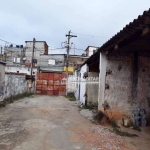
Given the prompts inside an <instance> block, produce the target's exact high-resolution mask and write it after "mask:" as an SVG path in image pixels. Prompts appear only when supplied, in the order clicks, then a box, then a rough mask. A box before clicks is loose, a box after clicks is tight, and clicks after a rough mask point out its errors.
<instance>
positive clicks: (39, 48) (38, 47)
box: [26, 41, 46, 62]
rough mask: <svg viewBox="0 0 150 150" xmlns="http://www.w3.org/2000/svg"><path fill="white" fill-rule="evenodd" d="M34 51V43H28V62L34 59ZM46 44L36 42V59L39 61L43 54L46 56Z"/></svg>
mask: <svg viewBox="0 0 150 150" xmlns="http://www.w3.org/2000/svg"><path fill="white" fill-rule="evenodd" d="M32 51H33V42H32V41H29V42H26V58H27V61H29V62H31V58H32ZM45 51H46V48H45V42H35V52H34V58H35V59H39V58H40V55H41V54H45Z"/></svg>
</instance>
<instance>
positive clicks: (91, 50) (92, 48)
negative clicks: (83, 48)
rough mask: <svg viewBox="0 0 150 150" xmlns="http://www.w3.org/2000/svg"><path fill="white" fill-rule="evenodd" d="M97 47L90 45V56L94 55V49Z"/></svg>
mask: <svg viewBox="0 0 150 150" xmlns="http://www.w3.org/2000/svg"><path fill="white" fill-rule="evenodd" d="M96 49H97V48H96V47H89V57H90V56H91V55H93V50H96Z"/></svg>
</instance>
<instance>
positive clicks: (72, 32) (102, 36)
mask: <svg viewBox="0 0 150 150" xmlns="http://www.w3.org/2000/svg"><path fill="white" fill-rule="evenodd" d="M71 33H73V34H77V35H82V36H89V37H99V38H109V37H103V36H96V35H87V34H81V33H74V32H71Z"/></svg>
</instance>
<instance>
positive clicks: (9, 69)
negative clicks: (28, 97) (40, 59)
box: [5, 66, 37, 75]
mask: <svg viewBox="0 0 150 150" xmlns="http://www.w3.org/2000/svg"><path fill="white" fill-rule="evenodd" d="M17 71H19V73H26V74H27V75H30V74H31V69H30V68H29V69H28V67H21V66H19V67H10V66H9V67H8V66H7V67H5V72H15V73H17ZM33 72H35V74H36V72H37V69H36V68H33ZM35 74H33V75H35Z"/></svg>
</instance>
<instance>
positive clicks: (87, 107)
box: [82, 105, 93, 110]
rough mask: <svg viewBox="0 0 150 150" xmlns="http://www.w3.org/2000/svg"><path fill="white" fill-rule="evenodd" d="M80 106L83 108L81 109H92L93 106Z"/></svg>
mask: <svg viewBox="0 0 150 150" xmlns="http://www.w3.org/2000/svg"><path fill="white" fill-rule="evenodd" d="M82 108H83V109H89V110H92V109H93V106H91V105H87V106H83V107H82Z"/></svg>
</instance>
